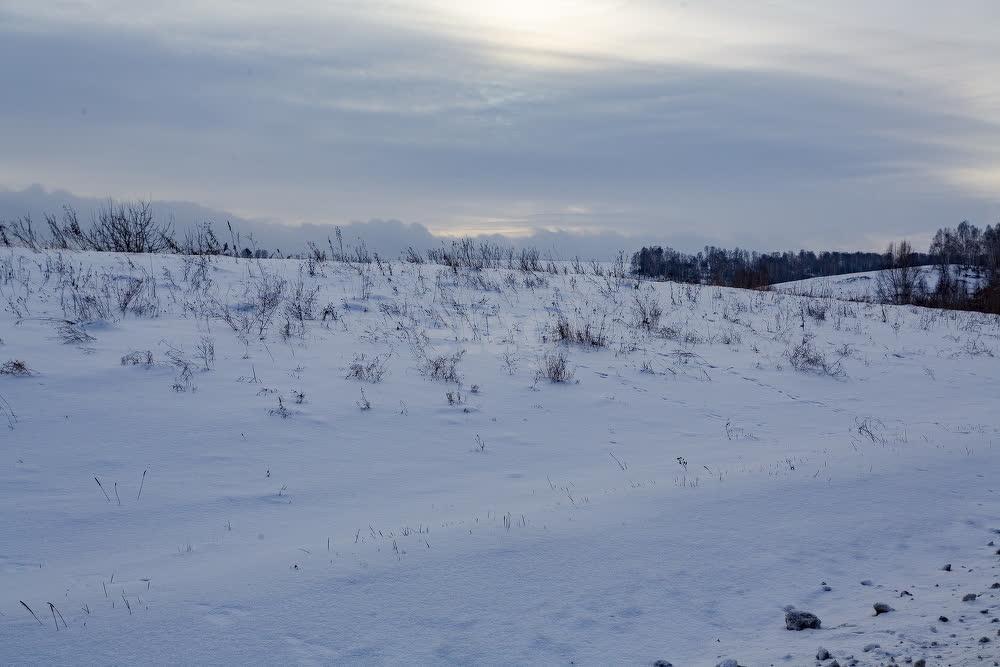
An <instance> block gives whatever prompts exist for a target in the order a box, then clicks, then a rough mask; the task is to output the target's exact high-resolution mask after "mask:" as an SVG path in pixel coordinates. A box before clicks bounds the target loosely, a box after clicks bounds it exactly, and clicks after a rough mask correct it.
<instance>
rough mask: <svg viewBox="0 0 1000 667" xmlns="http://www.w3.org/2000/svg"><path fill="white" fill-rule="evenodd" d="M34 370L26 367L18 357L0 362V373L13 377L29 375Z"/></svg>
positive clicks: (32, 373) (33, 372)
mask: <svg viewBox="0 0 1000 667" xmlns="http://www.w3.org/2000/svg"><path fill="white" fill-rule="evenodd" d="M34 374H35V371H33V370H31V368H29V367H28V364H26V363H24V362H23V361H21V360H20V359H11V360H10V361H5V362H3V363H2V364H0V375H10V376H13V377H22V378H23V377H28V376H29V375H34Z"/></svg>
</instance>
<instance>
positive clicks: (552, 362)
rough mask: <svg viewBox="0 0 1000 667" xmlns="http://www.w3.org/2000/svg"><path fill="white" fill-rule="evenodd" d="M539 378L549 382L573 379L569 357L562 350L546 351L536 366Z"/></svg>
mask: <svg viewBox="0 0 1000 667" xmlns="http://www.w3.org/2000/svg"><path fill="white" fill-rule="evenodd" d="M538 377H539V379H541V378H545V379H547V380H548V381H549V382H569V381H570V380H572V379H573V371H572V369H570V367H569V359H568V358H567V356H566V353H565V352H563V351H562V350H557V351H555V352H548V353H546V354H544V355H543V356H542V359H541V363H540V364H539V368H538Z"/></svg>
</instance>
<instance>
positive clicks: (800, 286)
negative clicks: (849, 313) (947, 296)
mask: <svg viewBox="0 0 1000 667" xmlns="http://www.w3.org/2000/svg"><path fill="white" fill-rule="evenodd" d="M950 268H951V272H952V276H953V277H954V279H955V280H956V281H957V282H958V284H960V285H962V286H964V288H965V290H966V291H968V292H972V291H974V290H975V289H976V288H978V287H979V286H980V285H982V281H983V276H982V274H980V273H977V272H976V271H975V270H973V269H969V268H967V267H961V266H958V265H957V264H956V265H951V267H950ZM916 271H917V280H918V281H922V284H923V286H924V287H925V289H927V290H930V291H933V290H934V288H935V287H936V286H937V282H938V271H937V268H936V267H934V266H920V267H917V269H916ZM881 273H883V272H882V271H864V272H861V273H845V274H842V275H839V276H823V277H820V278H806V279H805V280H793V281H789V282H786V283H776V284H774V285H772V286H771V288H772V289H773V290H775V291H778V292H781V293H783V294H797V295H799V296H810V297H823V298H832V299H846V300H848V301H878V282H879V274H881Z"/></svg>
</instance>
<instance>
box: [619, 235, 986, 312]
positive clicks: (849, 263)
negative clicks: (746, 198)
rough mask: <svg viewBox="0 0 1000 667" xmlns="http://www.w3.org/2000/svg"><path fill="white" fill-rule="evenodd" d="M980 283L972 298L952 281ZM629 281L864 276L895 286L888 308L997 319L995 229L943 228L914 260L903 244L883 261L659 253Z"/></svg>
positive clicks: (849, 255) (638, 257) (649, 255)
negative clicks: (926, 272) (930, 285)
mask: <svg viewBox="0 0 1000 667" xmlns="http://www.w3.org/2000/svg"><path fill="white" fill-rule="evenodd" d="M918 266H934V267H937V271H938V279H937V281H936V284H935V287H934V289H933V290H928V289H927V288H926V287H924V286H923V285H921V284H919V283H918V279H917V272H916V271H915V270H914V269H915V268H916V267H918ZM956 266H957V267H961V268H963V269H971V270H972V271H973V272H976V273H977V274H978V275H980V276H981V282H980V284H979V286H978V287H977V288H976V289H975V290H974V291H972V292H969V291H968V290H966V288H965V287H964V286H963V285H961V284H960V283H958V282H957V281H956V280H955V279H954V267H956ZM631 269H632V274H633V275H636V276H641V277H645V278H652V279H655V280H673V281H678V282H688V283H698V284H706V285H721V286H727V287H742V288H750V289H758V288H763V287H766V286H768V285H771V284H774V283H781V282H788V281H791V280H803V279H806V278H817V277H822V276H836V275H840V274H844V273H858V272H862V271H881V270H886V269H890V270H891V271H890V272H889V275H890V278H891V282H892V283H893V285H892V286H891V289H889V290H888V291H889V293H888V294H885V295H880V296H881V297H882V298H884V300H886V301H894V302H896V303H914V304H918V305H924V306H936V307H945V308H967V309H974V310H983V311H986V312H994V313H1000V224H997V225H996V226H987V227H986V228H985V229H980V228H979V227H977V226H976V225H973V224H971V223H969V222H962V223H961V224H959V225H958V226H957V227H956V228H954V229H952V228H949V227H944V228H941V229H939V230H938V231H937V233H936V234H935V235H934V239H933V241H932V242H931V244H930V247H929V248H928V249H927V252H914V251H913V250H912V248H911V247H910V244H909V243H907V242H906V241H903V242H901V243H899V244H891V245H890V246H889V248H888V249H887V250H886V252H884V253H877V252H836V251H823V252H820V253H816V252H813V251H811V250H799V251H798V252H789V251H786V252H772V253H760V252H753V251H748V250H742V249H740V248H735V249H733V250H728V249H726V248H716V247H714V246H707V247H706V248H705V249H704V250H703V251H702V252H699V253H696V254H688V253H683V252H679V251H677V250H674V249H673V248H669V247H667V248H663V247H661V246H649V247H643V248H642V249H640V250H639V251H638V252H636V253H635V254H633V255H632V266H631Z"/></svg>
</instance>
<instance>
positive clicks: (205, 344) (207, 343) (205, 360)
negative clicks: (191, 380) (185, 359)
mask: <svg viewBox="0 0 1000 667" xmlns="http://www.w3.org/2000/svg"><path fill="white" fill-rule="evenodd" d="M194 357H195V359H198V360H199V361H201V367H202V369H203V370H206V371H208V370H212V364H214V363H215V339H214V338H212V337H211V336H202V337H201V340H199V341H198V344H197V345H195V347H194Z"/></svg>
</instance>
